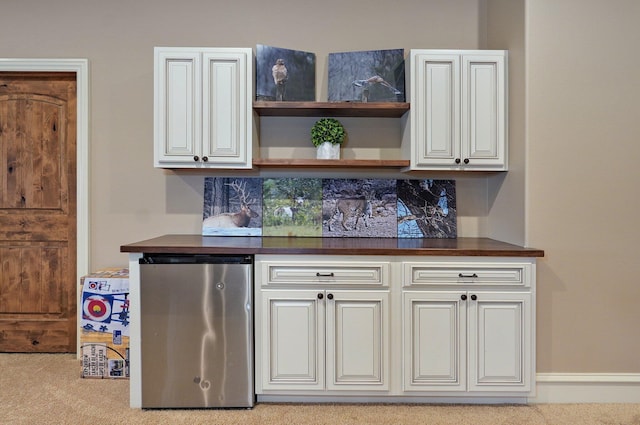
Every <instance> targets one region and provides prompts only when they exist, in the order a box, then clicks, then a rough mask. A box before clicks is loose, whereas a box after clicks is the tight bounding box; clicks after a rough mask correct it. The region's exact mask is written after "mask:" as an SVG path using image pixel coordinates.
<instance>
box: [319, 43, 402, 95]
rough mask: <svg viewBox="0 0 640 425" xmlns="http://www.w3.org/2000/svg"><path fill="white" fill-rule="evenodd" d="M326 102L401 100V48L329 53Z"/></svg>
mask: <svg viewBox="0 0 640 425" xmlns="http://www.w3.org/2000/svg"><path fill="white" fill-rule="evenodd" d="M328 94H329V96H328V97H329V102H404V101H405V99H406V96H405V82H404V49H392V50H369V51H362V52H344V53H330V54H329V93H328Z"/></svg>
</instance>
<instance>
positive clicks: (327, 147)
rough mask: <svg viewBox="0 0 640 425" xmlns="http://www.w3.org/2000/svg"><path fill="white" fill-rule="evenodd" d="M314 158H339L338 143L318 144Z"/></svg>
mask: <svg viewBox="0 0 640 425" xmlns="http://www.w3.org/2000/svg"><path fill="white" fill-rule="evenodd" d="M316 149H317V152H316V159H340V145H339V144H336V145H334V144H333V143H329V142H325V143H323V144H321V145H320V146H318V147H317V148H316Z"/></svg>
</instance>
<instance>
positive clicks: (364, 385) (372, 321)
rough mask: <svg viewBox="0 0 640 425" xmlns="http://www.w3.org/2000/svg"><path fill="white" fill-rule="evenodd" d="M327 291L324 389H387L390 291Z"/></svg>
mask: <svg viewBox="0 0 640 425" xmlns="http://www.w3.org/2000/svg"><path fill="white" fill-rule="evenodd" d="M327 292H328V293H329V292H330V295H331V297H329V296H327V300H326V303H327V336H326V338H327V389H329V390H345V389H359V390H374V391H386V390H388V389H389V378H388V373H389V360H388V357H389V356H388V345H389V343H388V333H389V329H388V319H387V314H388V313H387V310H388V308H389V294H388V293H387V292H364V291H327Z"/></svg>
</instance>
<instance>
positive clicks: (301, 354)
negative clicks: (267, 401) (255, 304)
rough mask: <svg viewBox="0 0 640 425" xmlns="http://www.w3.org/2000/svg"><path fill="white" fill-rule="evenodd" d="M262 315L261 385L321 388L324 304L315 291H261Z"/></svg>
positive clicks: (307, 388) (270, 388) (285, 387)
mask: <svg viewBox="0 0 640 425" xmlns="http://www.w3.org/2000/svg"><path fill="white" fill-rule="evenodd" d="M323 296H324V295H323ZM262 315H263V317H262V344H263V347H262V353H261V355H260V356H257V358H262V375H263V376H262V388H263V389H264V390H284V389H287V390H317V389H324V350H325V344H324V306H323V304H322V303H321V302H320V300H319V299H318V291H296V290H291V291H271V290H269V291H263V292H262Z"/></svg>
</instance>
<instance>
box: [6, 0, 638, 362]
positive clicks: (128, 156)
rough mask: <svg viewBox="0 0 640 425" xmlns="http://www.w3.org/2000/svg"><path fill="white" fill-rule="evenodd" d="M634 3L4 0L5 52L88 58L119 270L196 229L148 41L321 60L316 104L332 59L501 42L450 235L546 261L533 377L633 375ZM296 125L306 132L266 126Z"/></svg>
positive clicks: (97, 241)
mask: <svg viewBox="0 0 640 425" xmlns="http://www.w3.org/2000/svg"><path fill="white" fill-rule="evenodd" d="M639 7H640V3H638V2H637V1H635V0H627V1H624V0H615V1H611V2H601V1H597V0H565V1H562V2H557V1H555V0H535V1H525V0H514V1H509V0H447V1H442V0H399V1H397V2H395V3H393V5H392V4H391V3H388V2H387V3H382V2H373V1H370V0H351V1H343V0H341V1H338V0H325V1H322V2H318V1H287V0H272V1H270V2H268V3H264V2H257V1H255V0H236V1H233V2H212V1H210V0H207V1H203V0H183V1H180V2H174V1H167V0H138V1H135V2H131V1H123V0H115V1H111V2H104V1H90V0H59V1H56V2H51V1H45V0H22V1H8V2H6V1H5V2H3V5H2V13H0V40H2V43H0V57H5V58H10V57H14V58H17V57H21V58H24V57H29V58H36V57H59V58H72V57H73V58H75V57H79V58H88V59H89V63H90V79H91V82H90V91H91V101H90V119H91V122H90V149H91V153H90V164H89V167H90V168H89V169H90V193H91V199H90V211H91V212H90V219H91V231H90V236H91V253H90V260H91V268H92V269H97V268H99V267H106V266H120V265H123V264H125V261H126V257H125V256H124V255H123V254H120V253H119V246H120V245H122V244H124V243H129V242H133V241H136V240H140V239H146V238H150V237H154V236H157V235H160V234H165V233H199V231H200V218H201V210H202V199H201V196H202V194H201V190H202V175H195V174H193V173H174V172H170V171H164V170H157V169H154V168H153V166H152V155H153V148H152V139H153V47H154V46H163V45H164V46H229V47H234V46H235V47H254V46H255V45H256V44H266V45H272V46H277V47H285V48H290V49H299V50H305V51H310V52H315V53H316V54H317V59H318V67H317V87H318V94H317V98H318V99H319V100H324V99H326V92H327V88H326V86H327V56H328V54H329V53H331V52H338V51H351V50H370V49H392V48H404V49H406V50H408V49H410V48H452V49H475V48H495V49H509V50H510V62H509V66H510V105H511V108H510V138H511V145H510V163H511V168H510V171H509V172H508V173H506V174H505V173H501V174H487V175H477V176H475V175H474V176H468V175H467V174H465V175H463V176H460V177H459V180H458V181H459V188H460V190H459V198H460V203H459V205H460V209H461V211H460V221H459V233H460V235H461V236H489V237H494V238H497V239H501V240H505V241H509V242H515V243H518V244H526V245H528V246H533V247H535V248H541V249H544V250H545V252H546V257H545V258H544V259H541V260H540V262H539V273H538V293H539V298H538V308H537V313H538V322H537V338H538V371H539V372H559V373H560V372H583V373H589V372H602V373H613V372H629V373H640V356H638V355H637V353H638V352H640V338H638V331H637V330H636V326H635V325H636V324H638V323H640V309H639V308H637V306H636V304H637V300H638V299H640V297H639V295H640V293H639V292H640V289H638V288H640V285H638V284H637V282H636V279H637V276H640V270H639V267H640V266H638V261H637V254H636V252H637V250H636V249H635V246H634V242H635V241H636V240H637V239H638V236H639V235H638V233H639V231H638V226H635V225H634V219H635V216H636V214H635V211H636V210H637V208H638V206H639V205H638V204H639V201H638V196H637V192H638V191H637V189H636V187H635V186H636V184H637V182H638V181H639V180H640V175H639V172H638V171H637V168H636V167H634V165H635V164H634V162H635V161H636V160H637V158H640V144H639V143H638V137H637V135H638V134H640V131H639V130H640V129H639V128H638V126H640V120H638V107H637V99H638V98H640V96H639V95H640V86H639V85H638V83H637V81H638V78H637V69H638V68H639V65H640V58H638V55H636V54H635V52H636V50H637V46H638V44H639V43H638V42H639V41H640V29H639V28H638V26H637V25H636V23H637V21H638V18H640V11H639V10H638V8H639ZM296 126H298V127H300V126H302V127H303V129H302V130H300V131H303V130H304V128H306V123H304V122H303V123H302V124H301V123H300V122H298V121H296V120H295V119H287V118H283V119H276V121H269V120H267V122H266V123H264V124H263V127H266V130H269V128H270V127H271V128H273V127H276V128H285V127H286V128H289V127H296ZM387 126H393V124H388V125H387ZM263 130H265V129H263ZM271 131H272V133H271V135H270V136H268V137H267V136H265V142H267V140H266V139H268V138H269V137H272V138H273V137H275V136H274V135H273V130H271ZM358 131H365V132H364V133H363V136H362V137H363V139H368V140H370V141H371V143H372V145H373V146H383V147H384V146H386V144H387V143H393V142H391V141H389V140H388V139H387V138H386V137H385V136H384V135H387V134H389V132H391V133H393V131H394V130H393V129H392V130H389V129H388V128H387V129H386V130H385V131H371V132H369V133H366V130H358ZM288 134H289V136H286V135H285V136H283V137H291V134H293V133H288ZM380 135H383V136H380ZM292 143H300V144H303V143H306V141H305V142H303V141H299V140H298V141H294V142H292ZM275 174H278V175H286V173H278V172H276V173H275ZM396 174H397V173H380V174H379V175H380V176H385V177H386V176H389V177H396ZM261 175H265V176H267V175H269V173H262V174H261ZM310 175H313V174H312V173H311V174H310ZM435 177H438V175H435Z"/></svg>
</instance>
